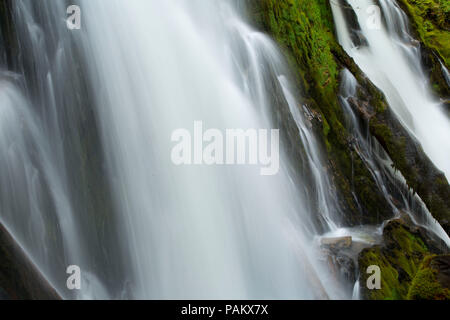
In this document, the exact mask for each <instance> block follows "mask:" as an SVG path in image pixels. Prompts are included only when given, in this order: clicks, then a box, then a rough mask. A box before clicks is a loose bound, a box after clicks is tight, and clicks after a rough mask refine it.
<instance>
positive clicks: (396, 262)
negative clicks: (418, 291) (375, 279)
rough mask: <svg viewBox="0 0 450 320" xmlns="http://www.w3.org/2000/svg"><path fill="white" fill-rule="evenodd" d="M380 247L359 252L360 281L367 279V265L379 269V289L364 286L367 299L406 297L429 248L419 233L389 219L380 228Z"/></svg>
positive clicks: (400, 298)
mask: <svg viewBox="0 0 450 320" xmlns="http://www.w3.org/2000/svg"><path fill="white" fill-rule="evenodd" d="M383 237H384V244H383V246H375V247H372V248H368V249H365V250H363V251H362V252H361V254H360V255H359V267H360V274H361V283H362V284H363V285H364V284H365V283H366V281H367V278H368V276H370V275H368V274H366V270H367V267H368V266H370V265H377V266H379V267H380V269H381V289H379V290H368V289H364V290H363V292H364V295H365V298H367V299H371V300H402V299H406V298H407V296H408V292H409V288H410V286H411V281H412V279H414V277H415V276H416V274H417V271H418V269H419V266H420V264H421V262H422V259H423V257H425V256H426V255H427V254H429V250H428V248H427V246H426V245H425V243H424V241H423V240H422V239H421V237H420V236H418V235H416V234H414V233H413V232H411V230H410V229H409V228H408V227H407V226H405V225H404V223H403V222H402V221H401V220H394V221H391V222H389V223H388V224H387V225H386V227H385V229H384V234H383Z"/></svg>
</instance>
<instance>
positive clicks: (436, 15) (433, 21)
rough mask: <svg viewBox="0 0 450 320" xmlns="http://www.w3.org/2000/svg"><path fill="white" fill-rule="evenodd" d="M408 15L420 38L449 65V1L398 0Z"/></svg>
mask: <svg viewBox="0 0 450 320" xmlns="http://www.w3.org/2000/svg"><path fill="white" fill-rule="evenodd" d="M398 3H399V4H400V5H401V6H402V7H403V8H404V9H405V11H406V13H407V14H408V16H409V17H410V20H411V23H412V25H413V27H414V29H415V30H416V32H417V35H418V36H419V38H420V40H421V41H422V42H423V43H424V44H425V45H426V46H427V47H428V48H431V49H433V50H435V51H436V52H437V53H438V55H439V57H440V58H441V60H442V61H443V62H444V64H445V65H446V66H447V68H449V67H450V2H449V1H448V0H398Z"/></svg>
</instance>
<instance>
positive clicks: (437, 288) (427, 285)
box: [407, 256, 450, 300]
mask: <svg viewBox="0 0 450 320" xmlns="http://www.w3.org/2000/svg"><path fill="white" fill-rule="evenodd" d="M434 257H435V256H428V257H426V258H425V259H424V260H423V262H422V264H421V266H420V269H419V271H418V272H417V274H416V276H415V277H414V280H413V281H412V284H411V287H410V289H409V292H408V296H407V298H408V299H410V300H450V290H449V289H448V288H443V287H442V285H441V284H440V283H439V282H438V281H437V278H436V274H437V271H436V270H434V269H433V268H432V267H431V262H432V261H433V258H434Z"/></svg>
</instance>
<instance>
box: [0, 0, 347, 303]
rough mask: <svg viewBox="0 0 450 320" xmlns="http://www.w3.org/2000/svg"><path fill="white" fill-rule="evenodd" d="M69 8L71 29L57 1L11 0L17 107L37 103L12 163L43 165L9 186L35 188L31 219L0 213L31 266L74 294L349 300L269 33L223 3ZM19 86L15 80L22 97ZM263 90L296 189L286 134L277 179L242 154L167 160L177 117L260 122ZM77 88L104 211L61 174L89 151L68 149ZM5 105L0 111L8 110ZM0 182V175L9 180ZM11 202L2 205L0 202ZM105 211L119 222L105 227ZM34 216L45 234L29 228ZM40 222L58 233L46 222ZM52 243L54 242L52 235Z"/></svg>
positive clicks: (75, 136) (314, 162)
mask: <svg viewBox="0 0 450 320" xmlns="http://www.w3.org/2000/svg"><path fill="white" fill-rule="evenodd" d="M79 5H80V6H81V8H82V16H83V19H82V22H83V24H82V29H81V30H76V31H68V30H67V29H66V25H65V21H64V20H63V19H61V17H65V13H66V12H65V7H64V5H63V3H62V2H56V1H46V2H43V5H42V7H41V8H40V9H39V10H38V9H36V7H34V5H33V2H32V1H27V0H24V1H18V2H17V8H16V19H17V21H16V24H17V25H18V30H19V32H18V33H19V37H20V40H21V43H22V45H23V48H22V49H24V50H25V49H27V50H28V53H29V54H30V55H31V59H34V60H33V62H32V64H33V66H34V67H33V68H32V72H33V73H32V74H33V77H35V78H36V79H35V83H33V86H36V87H35V88H26V89H27V90H28V91H29V96H30V97H32V99H31V100H32V101H30V102H26V101H25V99H22V100H21V102H20V104H19V105H20V108H17V110H16V111H14V112H19V111H20V110H22V111H20V112H24V113H25V114H32V113H33V114H34V113H35V115H33V116H31V115H30V116H27V117H25V119H28V118H30V119H32V120H30V121H27V122H26V123H25V124H24V126H27V127H28V126H29V127H33V126H36V127H39V129H36V130H37V131H36V132H40V133H39V134H37V133H36V134H30V137H27V138H26V139H29V140H30V141H31V143H32V144H33V145H36V148H38V149H39V150H41V151H40V152H38V153H37V154H38V155H40V157H41V158H42V159H41V158H37V159H35V158H34V156H35V155H34V154H33V155H28V154H27V151H26V150H27V149H26V148H25V147H23V148H21V149H20V150H22V151H23V152H24V156H23V157H22V162H18V163H24V164H28V163H36V165H35V166H36V169H35V170H34V171H35V172H36V174H35V175H38V174H42V175H44V177H45V178H44V180H45V183H42V184H45V186H44V187H42V186H40V185H37V186H36V187H35V189H31V190H30V191H29V192H25V193H23V196H22V197H23V199H27V198H30V199H31V197H32V195H33V194H34V193H36V192H42V193H43V194H44V195H45V196H44V197H45V198H46V202H45V204H46V206H45V207H44V209H39V210H36V211H31V212H33V214H34V215H35V219H37V220H38V221H39V219H41V220H42V221H41V223H32V224H30V225H28V226H27V225H24V223H23V221H24V219H25V218H23V217H22V218H21V219H17V220H16V221H8V220H7V219H5V220H7V221H6V224H7V225H8V226H10V227H11V229H12V230H13V232H14V234H15V236H17V238H19V239H20V240H23V239H25V240H23V241H21V242H23V243H24V245H25V247H27V249H29V250H28V251H29V252H30V253H31V255H32V256H33V257H34V258H35V259H34V260H35V261H36V263H37V264H38V265H39V267H40V268H41V270H43V271H44V273H45V274H58V276H57V277H54V278H52V277H49V279H50V280H51V281H52V284H53V285H54V286H55V287H56V288H58V289H59V291H60V293H61V294H62V295H63V296H64V297H76V298H172V299H174V298H175V299H177V298H191V299H192V298H194V299H197V298H204V299H215V298H232V299H247V298H253V299H266V298H271V299H275V298H288V299H292V298H297V299H301V298H303V299H310V298H343V297H344V298H345V297H349V293H347V292H345V290H343V289H342V288H340V287H339V286H338V285H337V284H335V283H333V282H329V281H328V280H329V278H330V274H329V271H328V270H327V269H326V268H325V267H324V266H322V264H321V262H320V261H318V258H319V255H318V253H317V251H316V247H315V236H317V234H318V232H319V231H318V229H316V225H317V220H319V221H321V222H322V223H323V226H322V229H325V230H326V231H329V230H334V229H335V228H336V227H337V226H338V225H339V221H338V220H337V219H336V218H335V213H336V211H338V210H339V208H338V207H337V205H336V203H335V202H334V199H333V196H334V195H332V194H331V190H330V189H331V188H330V186H329V181H328V177H326V171H325V170H322V169H321V168H322V167H323V166H324V165H323V164H322V163H321V159H320V152H319V150H318V149H317V148H318V147H317V145H316V142H315V139H314V137H313V135H312V133H311V132H310V131H309V130H310V129H309V128H308V126H307V125H306V122H305V119H304V118H303V117H304V115H303V112H304V110H301V111H302V112H300V111H299V110H300V109H298V107H299V105H298V103H297V102H296V98H295V94H294V93H293V90H292V89H291V88H290V86H289V81H288V74H287V70H286V68H285V67H284V62H283V59H282V55H281V53H280V52H279V51H278V49H277V48H276V46H275V45H274V44H273V43H272V41H271V40H270V39H268V38H267V37H266V36H264V35H263V34H261V33H258V32H256V31H254V30H252V29H251V28H250V27H249V26H248V25H247V24H246V23H245V22H244V21H243V19H242V18H241V17H240V16H239V15H238V14H237V13H236V12H235V11H234V8H233V6H232V5H231V4H230V3H229V2H228V1H209V2H205V1H194V0H189V1H184V0H178V1H176V0H173V1H156V0H154V1H148V0H134V1H132V2H129V1H125V0H110V1H107V2H106V1H100V0H89V1H88V0H80V1H79ZM38 21H40V23H41V24H39V22H38ZM74 48H76V50H75V49H74ZM75 51H76V53H75ZM25 67H27V66H25ZM25 67H24V68H25ZM80 69H82V70H83V72H84V74H83V75H82V76H79V75H77V74H78V72H79V71H80ZM28 72H29V71H28ZM83 86H88V87H89V90H86V89H83ZM276 88H279V92H275V91H276ZM19 91H20V90H19V89H17V88H16V89H15V91H14V92H16V94H17V95H18V96H20V93H19ZM25 91H26V90H25ZM86 92H88V94H87V93H86ZM276 94H280V95H281V97H282V99H284V100H285V103H286V106H287V108H288V110H290V111H291V112H292V113H293V118H294V120H295V123H296V124H297V126H298V129H299V142H303V144H304V146H305V152H306V154H307V155H306V157H305V159H306V160H305V162H306V163H305V164H303V166H304V168H305V170H306V171H309V170H311V171H312V174H311V176H312V179H311V181H312V182H309V181H308V185H307V186H302V185H301V183H302V181H299V179H298V177H293V176H292V175H291V174H290V169H289V157H288V156H287V155H286V154H285V152H284V149H283V145H282V146H281V150H280V171H279V173H278V174H277V175H275V176H261V175H259V168H257V167H255V166H195V165H193V166H175V165H174V164H173V163H172V160H171V157H170V156H171V149H172V147H173V143H172V142H171V134H172V133H173V132H174V130H177V129H180V128H185V129H188V130H190V131H193V125H194V121H202V122H203V125H204V129H205V130H206V129H208V128H216V129H219V130H222V131H223V132H224V131H225V129H234V128H242V129H270V128H273V127H274V126H275V125H276V124H275V123H276V122H275V121H274V119H273V116H272V115H273V110H274V108H275V106H274V105H273V103H272V101H271V99H272V98H273V97H272V95H276ZM83 95H88V97H87V98H86V99H85V100H83V98H84V97H81V98H80V96H83ZM2 99H3V100H5V98H2ZM282 99H281V100H282ZM279 100H280V99H279ZM79 101H83V103H88V104H89V105H92V109H93V111H94V113H95V118H96V121H97V123H98V125H99V131H100V136H101V139H100V140H101V148H99V149H98V150H95V152H96V153H103V154H104V158H105V161H106V167H107V168H106V172H107V180H108V182H109V185H111V189H112V190H111V192H112V196H111V198H112V199H113V201H112V202H113V203H112V204H111V205H110V206H108V205H105V208H106V209H105V208H103V207H102V206H98V205H97V206H93V205H92V206H91V204H90V203H89V201H87V200H86V201H87V204H86V205H84V204H83V203H84V202H83V201H81V204H80V199H88V197H87V196H86V195H85V193H86V190H88V192H89V193H91V194H97V193H99V192H100V191H99V190H96V189H95V188H92V187H91V186H90V185H89V188H88V187H87V185H85V183H86V182H85V180H83V179H84V178H83V179H81V182H80V181H79V180H77V177H73V176H74V175H76V174H73V173H72V171H74V170H75V169H77V170H78V167H81V168H84V167H83V166H84V165H85V163H86V162H87V161H89V160H87V159H91V157H92V154H86V151H85V149H83V148H81V147H80V146H79V144H80V142H79V141H80V140H82V134H81V133H80V132H79V130H80V129H78V128H77V126H76V125H75V124H74V122H75V119H78V118H77V117H79V118H81V119H84V118H86V117H88V115H87V114H85V112H86V111H85V110H87V109H88V108H86V106H84V105H82V103H81V102H79ZM33 109H36V111H33V112H31V111H30V110H33ZM79 114H81V116H80V115H79ZM11 117H12V116H9V118H8V119H7V120H5V121H8V122H10V123H18V122H20V117H18V116H16V118H14V117H13V118H14V119H12V118H11ZM37 124H39V125H37ZM85 130H92V131H95V130H94V129H93V128H85ZM15 134H16V135H17V136H18V137H21V134H19V132H15ZM41 135H42V137H41ZM2 141H6V143H10V141H9V140H2ZM83 143H84V140H83ZM69 151H70V152H69ZM45 157H47V158H45ZM87 157H88V158H87ZM40 166H42V167H43V168H41V167H40ZM83 170H84V169H83ZM76 172H78V171H76ZM80 172H84V171H82V170H81V171H80ZM17 174H19V173H17ZM15 179H16V177H15V175H14V177H13V180H15ZM33 181H34V180H33V179H32V178H27V179H25V182H24V185H27V186H30V187H29V188H31V187H33V186H34V184H33ZM1 182H2V184H1V186H4V187H5V188H6V187H8V186H9V183H10V181H9V180H1ZM299 183H300V184H299ZM303 183H306V182H305V181H303ZM309 183H311V185H310V184H309ZM49 190H50V191H49ZM101 191H102V192H103V193H108V192H109V191H108V190H101ZM306 192H307V193H306ZM47 198H48V199H47ZM101 199H102V200H103V199H104V198H103V197H102V198H101ZM28 202H29V203H30V206H33V205H35V206H36V205H37V204H39V202H33V201H28ZM28 202H27V203H28ZM59 206H60V207H59ZM37 208H39V206H37ZM48 208H52V209H54V210H50V211H51V212H52V216H50V217H48V216H45V214H44V213H43V212H42V211H46V210H47V209H48ZM93 208H94V209H93ZM95 208H101V209H102V210H108V208H111V211H113V212H112V213H111V214H110V215H106V216H105V217H103V218H98V219H97V218H95V219H94V218H93V216H95V215H96V214H98V215H100V213H98V212H96V210H95ZM5 211H6V212H5ZM17 211H19V209H16V208H6V209H4V210H2V212H1V215H2V217H4V216H5V215H6V217H7V216H8V214H9V215H14V214H17ZM24 212H29V211H27V210H24ZM102 214H105V213H104V212H102ZM53 215H54V216H53ZM17 217H18V218H19V217H20V216H17ZM111 220H113V222H110V221H111ZM107 223H110V224H114V223H115V224H116V225H115V227H114V228H110V229H108V228H107V227H105V224H107ZM39 226H41V229H42V230H43V232H41V231H42V230H33V228H39ZM52 226H56V228H59V227H60V228H61V230H58V231H55V233H52ZM27 228H28V229H29V228H31V230H32V232H31V233H30V236H32V235H33V234H38V235H45V236H43V237H42V238H41V239H39V240H38V241H39V243H43V244H45V245H42V246H40V247H39V248H38V249H36V248H35V247H34V246H33V245H32V243H33V242H37V241H36V239H32V240H26V239H27V237H26V236H25V234H26V233H27V230H28V229H27ZM55 234H56V235H55ZM52 236H53V238H52ZM51 243H57V244H58V243H62V244H63V245H62V246H60V247H58V245H55V246H56V247H57V248H52V246H51V245H50V244H51ZM39 249H42V250H48V252H44V253H39ZM54 261H58V263H54ZM69 264H76V265H79V266H80V267H81V269H82V274H83V277H84V278H83V283H84V284H88V285H84V286H83V287H82V290H81V292H80V293H79V294H78V295H77V296H73V295H72V293H70V292H67V291H66V290H65V281H64V279H65V278H64V276H65V267H66V266H67V265H69ZM63 268H64V269H63ZM116 269H117V271H116V272H115V273H110V270H116ZM330 283H332V284H331V285H330Z"/></svg>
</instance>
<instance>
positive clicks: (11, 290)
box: [0, 224, 61, 300]
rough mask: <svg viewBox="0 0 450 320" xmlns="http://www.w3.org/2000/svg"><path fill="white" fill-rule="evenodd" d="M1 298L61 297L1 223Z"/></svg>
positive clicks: (47, 298)
mask: <svg viewBox="0 0 450 320" xmlns="http://www.w3.org/2000/svg"><path fill="white" fill-rule="evenodd" d="M0 299H14V300H16V299H19V300H35V299H38V300H59V299H61V298H60V296H59V295H58V293H57V292H56V291H55V289H54V288H53V287H52V286H51V285H50V284H49V282H48V281H47V280H46V279H45V278H44V276H43V275H42V274H41V273H40V272H39V270H38V269H37V268H36V267H35V265H34V264H33V263H32V262H31V261H30V259H29V258H28V257H27V255H26V254H25V253H24V251H23V250H22V249H21V248H20V246H19V245H18V244H17V243H16V242H15V240H14V239H13V237H12V236H11V235H10V234H9V232H8V231H7V230H6V229H5V228H4V227H3V225H1V224H0Z"/></svg>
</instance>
